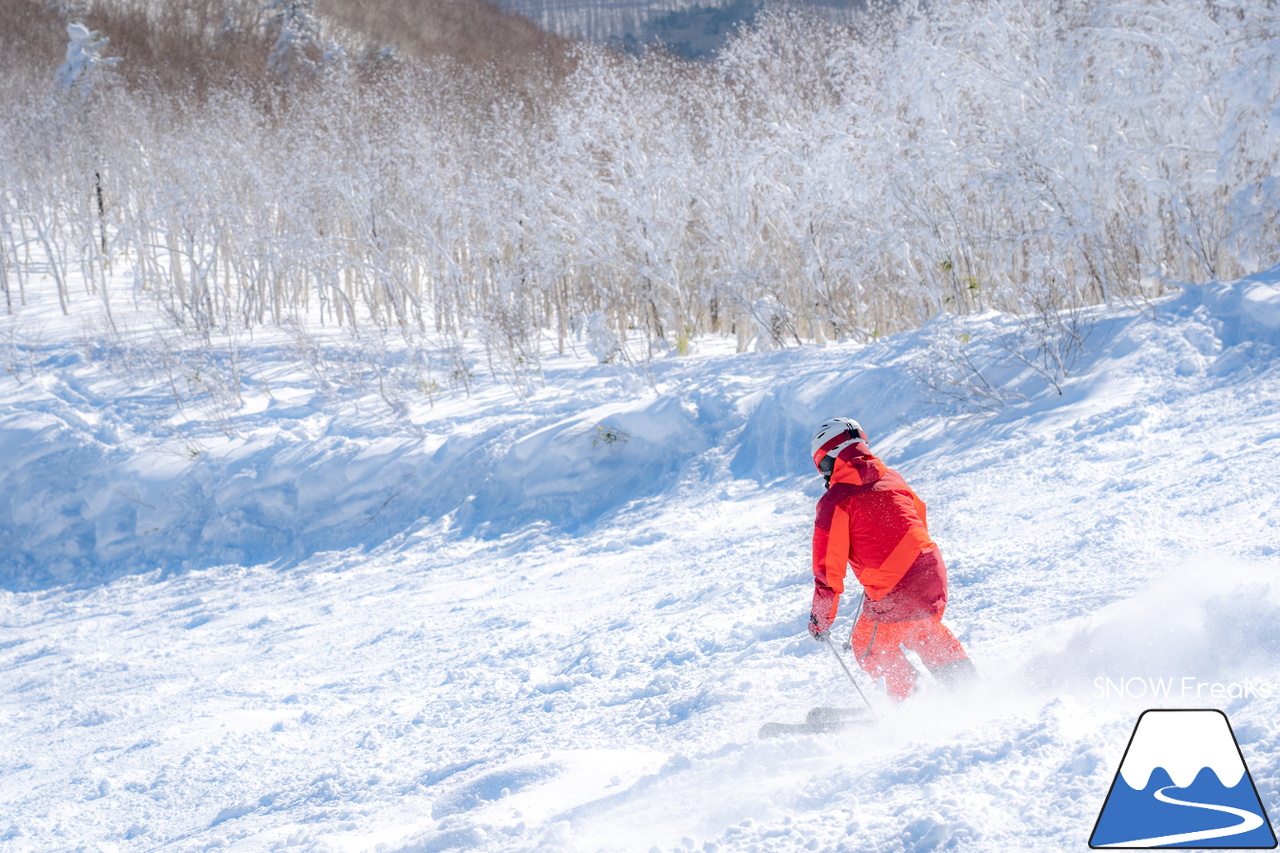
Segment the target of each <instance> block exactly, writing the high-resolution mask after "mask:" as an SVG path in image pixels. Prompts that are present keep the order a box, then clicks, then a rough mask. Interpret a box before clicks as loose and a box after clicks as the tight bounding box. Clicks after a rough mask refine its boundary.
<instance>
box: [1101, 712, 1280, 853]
mask: <svg viewBox="0 0 1280 853" xmlns="http://www.w3.org/2000/svg"><path fill="white" fill-rule="evenodd" d="M1089 846H1090V847H1092V848H1095V849H1096V848H1104V847H1105V848H1143V849H1145V848H1151V847H1196V848H1200V849H1214V850H1224V849H1225V850H1269V849H1272V848H1274V847H1275V846H1276V834H1275V831H1274V830H1273V829H1272V828H1271V821H1270V820H1268V819H1267V812H1266V810H1265V809H1264V808H1263V807H1262V801H1261V800H1260V799H1259V798H1258V789H1257V788H1256V787H1255V786H1254V784H1253V777H1252V776H1250V775H1249V768H1248V767H1247V766H1246V765H1245V763H1244V755H1243V753H1241V752H1240V745H1239V744H1238V743H1237V742H1236V736H1235V733H1234V732H1232V731H1231V723H1230V721H1228V720H1227V715H1226V714H1224V713H1222V712H1221V711H1214V710H1176V711H1167V710H1153V711H1144V712H1143V713H1142V716H1141V717H1139V718H1138V724H1137V725H1136V726H1135V727H1134V729H1133V736H1132V737H1130V738H1129V746H1128V747H1126V748H1125V751H1124V758H1122V759H1121V761H1120V769H1119V770H1118V771H1116V778H1115V779H1114V780H1113V781H1112V782H1111V790H1110V791H1109V792H1108V793H1107V799H1106V801H1105V802H1104V803H1103V804H1102V811H1101V812H1100V813H1099V814H1098V822H1097V823H1096V824H1095V825H1094V827H1093V835H1092V836H1091V837H1090V838H1089Z"/></svg>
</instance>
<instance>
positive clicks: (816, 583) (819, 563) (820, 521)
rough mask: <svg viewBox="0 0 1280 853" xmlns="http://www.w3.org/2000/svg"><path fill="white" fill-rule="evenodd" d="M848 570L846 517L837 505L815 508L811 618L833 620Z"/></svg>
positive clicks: (846, 514) (845, 512)
mask: <svg viewBox="0 0 1280 853" xmlns="http://www.w3.org/2000/svg"><path fill="white" fill-rule="evenodd" d="M848 567H849V514H848V512H847V511H845V509H844V508H843V507H841V506H840V505H839V504H825V503H822V502H820V503H819V505H818V518H817V520H816V521H815V522H814V526H813V610H812V611H811V612H812V613H813V615H815V616H817V617H819V618H825V619H826V620H828V621H830V620H833V619H835V618H836V612H837V611H838V609H839V606H840V594H841V593H843V592H844V576H845V572H846V571H847V570H848Z"/></svg>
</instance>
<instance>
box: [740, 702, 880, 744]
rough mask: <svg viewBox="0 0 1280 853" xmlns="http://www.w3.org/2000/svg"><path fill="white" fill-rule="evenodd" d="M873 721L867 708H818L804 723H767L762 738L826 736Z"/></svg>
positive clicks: (761, 731) (761, 728)
mask: <svg viewBox="0 0 1280 853" xmlns="http://www.w3.org/2000/svg"><path fill="white" fill-rule="evenodd" d="M872 719H873V718H872V717H871V715H870V714H869V713H867V710H866V709H865V708H826V707H818V708H813V709H812V710H810V711H809V713H808V715H806V717H805V721H804V722H803V723H765V724H764V725H763V726H761V727H760V738H761V739H762V740H763V739H765V738H773V737H784V736H786V735H817V734H826V733H828V732H836V731H840V730H841V729H846V728H849V727H850V726H854V725H866V724H868V723H870V722H872Z"/></svg>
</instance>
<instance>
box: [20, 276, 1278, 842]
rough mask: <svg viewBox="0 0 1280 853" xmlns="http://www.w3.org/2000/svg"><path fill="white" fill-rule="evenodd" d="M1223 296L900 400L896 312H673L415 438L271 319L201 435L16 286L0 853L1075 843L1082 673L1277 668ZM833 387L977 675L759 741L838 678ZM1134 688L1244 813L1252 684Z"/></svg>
mask: <svg viewBox="0 0 1280 853" xmlns="http://www.w3.org/2000/svg"><path fill="white" fill-rule="evenodd" d="M1273 278H1274V276H1273ZM1272 280H1273V279H1266V280H1264V284H1265V282H1266V281H1272ZM1260 286H1262V285H1258V284H1256V283H1255V284H1253V285H1249V284H1247V283H1246V284H1245V285H1240V286H1239V287H1237V288H1236V290H1232V289H1231V288H1230V287H1227V286H1214V287H1207V288H1188V291H1187V294H1186V295H1185V296H1182V297H1178V298H1176V299H1174V300H1171V301H1169V302H1166V303H1164V304H1162V305H1160V306H1158V307H1156V308H1153V309H1149V310H1145V311H1141V312H1139V311H1129V310H1117V311H1112V312H1100V313H1099V314H1098V315H1097V318H1096V319H1097V327H1096V329H1095V335H1094V339H1093V344H1092V348H1091V351H1090V354H1089V355H1088V356H1087V358H1086V359H1085V360H1084V362H1083V363H1081V364H1080V365H1079V366H1078V367H1077V369H1076V371H1075V373H1074V375H1073V376H1072V377H1071V378H1070V379H1069V380H1068V381H1067V383H1066V384H1065V387H1064V394H1063V395H1062V396H1058V395H1057V394H1055V393H1054V392H1053V391H1052V390H1050V389H1048V388H1047V387H1045V386H1044V385H1043V383H1040V382H1039V381H1038V380H1036V379H1035V378H1034V377H1030V376H1015V377H1012V378H1011V379H1010V381H1011V382H1012V383H1014V386H1015V387H1017V388H1018V389H1019V390H1021V391H1022V392H1023V393H1025V394H1026V395H1027V396H1028V397H1030V399H1029V400H1028V401H1027V402H1025V403H1018V404H1014V405H1011V406H1009V407H1007V408H1005V409H1004V410H1001V411H1000V412H998V413H996V414H994V415H989V416H985V417H982V418H977V417H962V414H963V413H961V412H957V411H946V410H939V409H937V408H936V407H929V406H923V405H922V404H921V402H920V399H919V394H918V392H917V390H916V385H915V384H914V383H915V380H913V379H912V378H911V376H910V373H909V372H908V370H907V365H908V363H909V361H910V360H911V358H912V357H913V355H914V354H915V352H914V349H913V348H914V347H915V346H917V345H918V343H919V341H920V340H921V339H922V338H921V337H920V336H919V335H915V334H906V335H900V336H897V337H895V338H893V339H891V340H889V341H887V342H883V343H880V344H877V345H875V346H872V347H858V346H848V345H840V346H828V347H806V348H801V349H795V350H788V351H783V352H779V353H751V354H743V355H734V354H732V353H730V352H728V351H727V350H724V349H723V348H722V345H721V344H719V343H718V342H714V341H708V342H704V343H703V347H704V352H703V354H701V355H698V356H695V357H691V358H687V359H676V358H665V359H658V360H657V361H655V362H654V364H653V367H652V373H653V384H652V385H650V384H649V383H648V382H647V381H645V380H644V378H643V377H641V376H640V375H638V374H637V373H636V372H635V371H631V370H629V369H620V368H616V367H610V366H596V365H591V364H588V363H585V362H583V361H580V360H575V359H573V358H564V359H549V360H548V361H547V363H546V365H545V371H544V375H545V382H546V386H545V388H543V389H540V390H538V391H536V392H535V393H534V394H533V395H532V396H531V397H529V398H528V399H527V400H523V401H522V400H521V399H519V398H518V397H517V396H516V395H515V394H514V393H512V392H511V391H510V390H509V389H507V388H506V387H505V386H502V385H496V384H492V383H490V384H484V383H481V384H480V385H479V386H478V387H477V389H476V391H475V393H474V394H473V396H472V397H470V398H465V397H461V396H458V397H451V398H443V399H441V400H440V401H437V403H436V406H435V408H431V407H429V406H427V405H426V404H425V403H424V404H422V405H420V406H417V407H416V408H415V409H414V410H413V412H412V413H411V417H412V418H413V419H414V422H415V424H416V426H417V427H418V428H419V430H420V431H421V433H422V435H421V436H420V437H419V436H410V437H406V436H405V435H404V434H403V431H399V432H397V430H396V429H392V428H391V426H395V425H394V424H391V426H388V422H389V421H388V417H387V416H386V414H385V412H380V410H379V409H378V402H377V400H376V397H374V398H373V399H367V398H355V397H343V396H342V395H340V394H337V393H330V394H328V395H327V396H326V395H325V394H321V393H319V392H318V391H317V390H316V389H315V388H313V387H312V386H310V385H309V384H308V381H309V380H308V378H307V377H306V376H305V375H302V374H301V373H297V374H292V375H291V374H289V373H287V372H286V368H287V367H288V364H289V360H288V358H287V354H286V353H285V349H286V347H285V346H284V345H282V344H279V343H273V342H271V341H270V339H269V336H264V340H266V341H267V342H266V343H261V344H260V345H259V347H260V352H259V357H260V358H261V359H262V363H263V365H265V366H264V367H263V371H264V375H265V372H266V371H268V370H274V371H275V373H272V374H271V375H272V376H273V379H272V381H271V385H272V388H273V391H272V393H271V395H269V396H268V395H264V394H257V395H253V394H248V395H246V399H245V403H244V406H243V408H242V409H241V410H240V411H239V412H237V413H236V417H237V418H238V419H239V420H238V423H239V432H238V434H237V435H235V436H233V437H227V436H225V435H223V433H222V432H220V431H219V429H218V423H217V419H216V418H214V417H212V416H203V415H202V414H201V413H200V412H199V411H195V410H194V409H193V407H188V408H187V409H185V410H184V411H183V412H181V413H178V412H175V411H174V404H173V400H172V399H171V398H169V397H167V396H166V391H165V388H164V387H163V383H162V382H160V381H156V382H149V381H137V382H135V383H130V382H129V381H126V380H124V379H122V378H121V377H120V376H119V375H117V373H113V372H112V371H110V370H108V369H106V368H105V367H104V366H102V365H101V364H95V363H90V362H89V361H88V360H87V359H86V358H85V357H84V356H83V354H82V353H81V351H80V349H79V348H78V345H77V343H76V342H75V338H76V328H75V326H74V322H75V321H76V317H75V316H74V315H73V317H72V318H71V319H70V320H62V319H61V318H59V317H57V316H56V315H55V314H54V313H53V312H48V311H46V312H45V313H42V314H40V315H39V317H40V318H41V320H42V322H47V324H48V325H47V327H46V328H45V330H44V336H43V338H42V344H41V351H40V353H39V354H38V355H37V356H36V361H35V363H34V365H33V367H32V368H31V369H30V371H29V372H24V373H21V374H20V376H19V378H20V379H22V380H23V381H21V382H18V381H17V380H15V379H14V378H13V377H12V376H10V377H6V378H3V379H0V399H3V400H4V408H3V409H2V410H0V451H3V454H2V455H0V459H3V460H4V462H3V463H2V464H3V468H0V485H3V487H4V489H5V491H6V493H7V494H8V495H9V500H8V501H7V502H6V503H5V504H3V505H0V522H3V524H4V527H5V529H6V535H7V536H8V537H9V539H10V542H11V543H17V544H16V546H15V545H13V544H11V545H10V548H9V550H8V552H7V557H5V558H3V561H2V562H0V586H3V587H4V588H5V589H4V591H0V732H3V735H2V736H0V737H2V739H3V748H0V847H3V848H4V849H5V850H15V851H44V850H75V849H80V848H82V847H83V848H84V849H92V850H121V851H124V850H129V851H133V850H138V851H144V850H166V851H169V850H172V851H187V850H192V851H194V850H213V849H220V850H236V851H253V850H382V851H388V853H394V852H395V851H401V852H402V853H410V851H445V850H455V849H457V850H481V851H519V850H563V851H595V850H601V849H603V850H621V851H630V850H639V851H648V850H650V849H651V848H657V849H658V850H661V851H665V850H685V849H695V850H734V851H737V850H743V851H773V850H800V849H806V850H809V849H811V850H884V851H900V850H909V851H923V850H934V849H960V850H1062V849H1076V848H1081V849H1082V848H1083V847H1084V846H1085V844H1086V840H1087V837H1088V833H1089V831H1090V829H1091V828H1092V825H1093V821H1094V819H1095V817H1096V815H1097V811H1098V809H1099V808H1100V806H1101V803H1102V800H1103V798H1104V797H1105V795H1106V791H1107V786H1108V785H1109V784H1110V781H1111V778H1112V776H1113V775H1114V772H1115V769H1116V766H1117V764H1118V763H1119V760H1120V756H1121V752H1122V750H1123V747H1124V743H1125V739H1126V738H1127V737H1128V734H1129V732H1130V731H1131V728H1132V724H1133V721H1134V720H1135V719H1136V718H1137V715H1138V713H1139V712H1140V711H1141V710H1142V709H1144V708H1146V707H1152V706H1154V705H1156V704H1159V703H1158V702H1155V701H1154V700H1152V699H1151V698H1150V697H1139V696H1130V697H1128V698H1122V697H1115V696H1111V697H1099V696H1098V695H1097V690H1096V685H1095V679H1098V678H1100V677H1115V678H1124V677H1147V676H1151V677H1175V678H1176V677H1182V676H1194V677H1195V678H1196V679H1197V680H1198V681H1200V682H1222V683H1231V682H1238V681H1242V680H1244V679H1249V678H1251V679H1257V680H1259V681H1260V682H1261V683H1264V684H1266V685H1269V686H1270V687H1271V688H1272V690H1276V689H1280V641H1277V639H1276V635H1275V631H1274V625H1275V622H1276V619H1277V617H1280V583H1277V581H1276V580H1275V573H1276V569H1277V568H1278V567H1280V554H1278V552H1277V548H1276V545H1275V543H1276V542H1277V541H1280V535H1278V533H1280V531H1278V530H1277V528H1278V527H1280V509H1277V500H1276V485H1275V484H1276V483H1277V482H1280V453H1277V451H1278V450H1280V413H1278V412H1277V408H1276V405H1275V402H1274V401H1275V400H1276V399H1277V398H1278V397H1280V372H1278V371H1277V370H1276V368H1275V366H1274V365H1275V353H1276V345H1277V343H1280V341H1277V340H1276V338H1275V332H1274V330H1273V329H1272V328H1271V327H1270V326H1269V325H1268V324H1267V323H1266V322H1264V321H1265V320H1267V318H1269V317H1270V315H1269V314H1266V313H1265V312H1263V313H1261V314H1259V315H1258V316H1259V317H1261V318H1262V319H1261V320H1258V321H1257V322H1253V321H1252V319H1251V318H1254V314H1250V313H1248V311H1247V310H1246V309H1244V308H1241V306H1242V305H1247V304H1249V303H1248V300H1247V299H1246V298H1245V296H1249V295H1250V294H1254V293H1256V292H1257V290H1258V287H1260ZM1249 287H1252V288H1253V289H1252V290H1250V289H1248V288H1249ZM1241 292H1243V293H1244V296H1241V295H1240V293H1241ZM1250 298H1253V297H1251V296H1250ZM1233 300H1234V301H1233ZM1255 301H1256V300H1255ZM42 310H43V309H42ZM19 321H22V322H26V320H25V319H24V315H19V317H18V318H17V319H16V320H15V319H13V318H0V323H8V324H10V325H9V326H7V327H5V328H18V326H17V324H18V322H19ZM999 322H1001V321H1000V320H999V318H993V317H988V318H985V319H983V318H978V319H975V320H974V321H973V323H975V324H978V325H980V324H982V323H989V324H996V323H999ZM23 370H24V371H25V370H26V368H23ZM836 413H840V414H850V415H852V416H854V417H857V418H859V419H861V420H862V422H863V423H864V425H865V426H866V427H867V429H868V431H869V433H870V434H871V442H872V447H873V449H874V450H875V451H876V452H877V453H878V454H879V455H881V456H882V457H883V458H884V459H885V460H886V461H887V462H888V463H889V464H890V465H891V466H893V467H895V468H898V469H899V470H901V471H902V472H903V473H904V474H905V475H906V476H907V478H908V480H909V481H910V482H911V483H912V485H913V486H914V487H915V488H916V490H917V491H918V492H919V493H920V494H921V496H922V497H923V498H924V499H925V501H926V502H927V503H928V504H929V507H930V523H931V530H932V533H933V535H934V538H935V540H936V541H938V542H939V543H940V544H941V545H942V548H943V553H944V556H945V557H946V559H947V562H948V565H949V569H950V573H951V582H952V600H951V604H950V606H949V609H948V617H947V621H948V623H949V624H950V625H951V626H952V627H953V628H954V629H955V630H956V632H957V635H958V636H959V637H960V638H961V639H962V641H963V642H965V643H966V645H967V646H968V648H969V649H970V651H971V653H972V655H973V657H974V659H975V660H976V662H977V664H978V666H979V668H980V670H981V671H982V673H983V676H984V680H983V682H982V684H981V685H980V686H978V687H977V688H975V689H974V690H972V691H971V692H970V693H968V694H963V695H959V696H945V695H941V694H939V693H938V692H937V691H936V690H932V689H930V687H931V686H930V685H928V684H926V685H925V690H924V692H923V695H921V696H920V697H919V698H917V699H916V700H913V701H912V702H909V703H907V704H906V705H905V706H903V707H902V708H900V709H896V710H888V709H883V708H882V709H881V710H882V711H884V712H885V713H884V720H883V721H882V722H881V723H879V724H878V725H877V726H876V728H875V729H874V731H873V733H872V734H868V733H866V732H864V731H861V730H851V731H848V732H842V733H839V734H835V735H828V736H812V737H797V738H791V739H785V738H784V739H780V740H778V741H765V742H761V741H757V740H756V737H755V733H756V731H757V730H758V729H759V727H760V725H761V724H762V723H764V722H766V721H769V720H789V721H796V722H798V721H800V720H802V719H803V718H804V714H805V712H806V711H807V709H808V708H810V707H812V706H814V705H848V704H853V703H854V702H856V701H857V700H856V697H855V696H853V695H851V692H850V690H849V688H848V685H847V682H845V681H844V676H843V675H842V674H841V673H839V672H838V671H837V670H836V669H835V666H834V663H833V662H832V661H831V660H830V659H829V655H826V654H824V653H823V650H822V649H821V648H820V647H818V646H817V644H815V643H813V642H812V641H811V640H809V638H808V637H807V635H806V634H805V631H804V624H805V617H806V615H807V608H808V603H809V593H810V588H811V586H810V575H809V567H808V561H809V554H808V546H809V536H810V530H811V528H810V524H811V513H812V506H813V502H814V500H815V499H816V497H817V495H818V493H819V489H820V482H818V481H817V478H816V477H814V476H812V475H811V472H809V471H808V470H807V469H806V465H807V459H806V453H805V448H806V447H807V440H808V432H809V429H810V428H811V426H812V424H813V422H815V420H816V419H818V418H821V417H824V416H827V415H830V414H836ZM599 425H608V426H611V427H614V428H616V429H618V430H620V431H621V434H622V439H621V440H619V441H617V442H614V443H610V442H603V443H602V442H600V441H599V440H598V438H599V431H598V430H597V429H596V427H597V426H599ZM189 445H190V446H192V447H195V448H196V449H197V450H198V452H197V453H194V454H193V453H190V452H188V451H186V450H184V448H186V447H188V446H189ZM184 453H186V454H187V455H186V456H185V457H184ZM277 553H278V555H279V556H278V558H275V559H273V558H272V555H273V554H277ZM850 599H851V597H849V596H846V600H845V613H844V614H843V617H842V619H841V621H840V622H839V623H838V626H837V630H838V631H839V630H844V631H847V630H848V627H849V625H848V618H849V614H850V613H851V612H852V609H853V608H854V607H855V606H856V598H853V599H852V600H850ZM1167 704H1168V705H1169V706H1173V707H1177V706H1203V707H1223V708H1224V710H1226V711H1227V712H1228V713H1229V714H1230V716H1231V719H1232V722H1233V725H1234V726H1235V728H1236V731H1237V734H1238V736H1239V737H1240V740H1241V744H1242V747H1243V748H1244V750H1245V754H1246V757H1247V759H1248V761H1249V762H1250V767H1251V769H1252V770H1253V775H1254V778H1255V779H1257V780H1258V781H1259V792H1260V794H1261V795H1262V797H1263V801H1264V804H1265V805H1266V806H1267V807H1268V809H1269V810H1271V812H1272V813H1275V812H1276V808H1277V796H1278V795H1280V788H1277V786H1276V783H1275V782H1274V781H1272V780H1274V779H1276V778H1280V764H1278V761H1277V756H1280V724H1277V723H1276V722H1275V720H1276V719H1278V718H1280V716H1278V712H1280V701H1278V700H1277V699H1276V698H1274V697H1272V696H1269V695H1268V696H1261V697H1246V698H1239V699H1229V700H1221V701H1220V702H1218V703H1217V704H1213V702H1212V700H1210V699H1209V698H1208V697H1206V696H1203V695H1202V696H1192V697H1182V698H1180V699H1179V700H1178V701H1171V702H1169V703H1167Z"/></svg>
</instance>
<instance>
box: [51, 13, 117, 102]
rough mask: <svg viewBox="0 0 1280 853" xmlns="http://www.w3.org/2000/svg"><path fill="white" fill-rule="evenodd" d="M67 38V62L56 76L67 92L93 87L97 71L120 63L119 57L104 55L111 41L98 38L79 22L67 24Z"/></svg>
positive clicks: (59, 68) (60, 85)
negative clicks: (104, 49) (103, 52)
mask: <svg viewBox="0 0 1280 853" xmlns="http://www.w3.org/2000/svg"><path fill="white" fill-rule="evenodd" d="M67 37H68V38H69V39H70V41H68V42H67V60H66V62H64V63H62V65H60V66H59V67H58V70H57V72H56V73H55V75H54V79H55V80H56V81H57V84H58V86H59V87H61V88H63V89H65V90H68V91H71V90H73V89H77V88H84V87H88V86H91V85H92V82H93V77H94V72H95V70H96V69H99V68H110V67H111V66H112V65H115V64H116V63H118V62H119V61H120V57H118V56H103V55H102V49H103V48H104V47H106V46H107V42H108V41H110V39H107V38H98V33H96V32H94V31H93V30H91V29H89V28H88V27H86V26H85V25H84V24H82V23H80V22H78V21H76V22H73V23H70V24H67Z"/></svg>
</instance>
